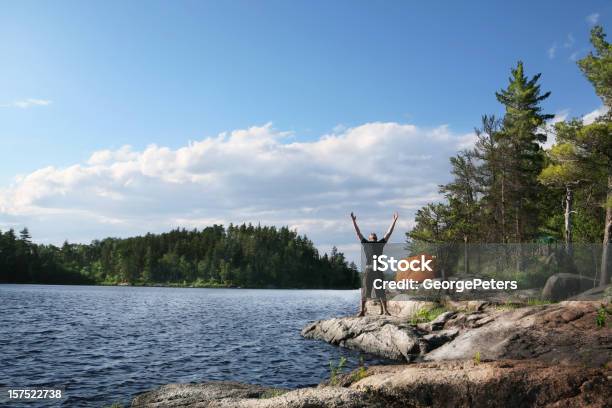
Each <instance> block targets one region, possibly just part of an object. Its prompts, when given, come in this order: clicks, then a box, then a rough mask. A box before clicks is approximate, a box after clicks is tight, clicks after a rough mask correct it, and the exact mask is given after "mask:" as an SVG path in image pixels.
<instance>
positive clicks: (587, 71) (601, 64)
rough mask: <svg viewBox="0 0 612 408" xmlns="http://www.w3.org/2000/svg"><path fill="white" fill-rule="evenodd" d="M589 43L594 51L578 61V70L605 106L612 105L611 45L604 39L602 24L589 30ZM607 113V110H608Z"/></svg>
mask: <svg viewBox="0 0 612 408" xmlns="http://www.w3.org/2000/svg"><path fill="white" fill-rule="evenodd" d="M591 44H592V45H593V48H594V49H595V52H591V53H589V55H587V56H586V57H584V58H583V59H581V60H580V61H578V66H579V67H580V70H581V71H582V72H583V73H584V75H585V76H586V77H587V79H588V80H589V81H590V82H591V83H592V84H593V87H594V88H595V93H597V95H598V96H599V97H600V98H601V99H602V100H603V102H604V105H605V106H608V107H610V106H612V45H611V44H610V43H608V42H607V41H606V34H605V33H604V31H603V27H602V26H599V25H597V26H595V27H593V29H592V30H591ZM608 114H609V112H608Z"/></svg>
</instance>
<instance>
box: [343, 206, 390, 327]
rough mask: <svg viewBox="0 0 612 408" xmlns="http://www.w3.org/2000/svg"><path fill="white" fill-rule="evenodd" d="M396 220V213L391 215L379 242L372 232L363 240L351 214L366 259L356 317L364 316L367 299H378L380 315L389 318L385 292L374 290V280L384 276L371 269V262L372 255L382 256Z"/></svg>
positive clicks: (355, 219)
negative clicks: (386, 228) (389, 222)
mask: <svg viewBox="0 0 612 408" xmlns="http://www.w3.org/2000/svg"><path fill="white" fill-rule="evenodd" d="M398 218H399V215H398V214H397V212H396V213H393V221H392V222H391V225H390V226H389V229H388V230H387V233H386V234H385V236H384V237H383V238H382V239H380V240H379V239H378V237H377V236H376V233H374V232H372V233H370V236H369V237H368V239H365V238H364V236H363V235H362V234H361V231H360V230H359V226H358V225H357V217H356V216H355V214H354V213H351V220H353V227H355V232H356V233H357V238H359V242H361V245H362V246H363V252H364V254H365V259H366V267H365V270H364V271H363V280H362V283H361V308H360V309H359V314H358V315H357V316H364V315H365V305H366V301H367V300H368V299H378V300H379V301H380V314H381V315H383V314H384V315H387V316H390V314H389V311H388V310H387V298H386V296H385V291H384V290H383V289H382V288H381V289H374V280H376V279H384V276H383V273H382V272H381V271H375V270H374V268H373V267H372V260H373V257H374V255H376V256H380V255H382V253H383V249H384V247H385V244H386V243H387V242H388V241H389V238H391V234H393V228H395V223H396V222H397V219H398ZM372 289H374V296H372Z"/></svg>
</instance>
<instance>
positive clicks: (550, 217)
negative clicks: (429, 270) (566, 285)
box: [406, 26, 612, 288]
mask: <svg viewBox="0 0 612 408" xmlns="http://www.w3.org/2000/svg"><path fill="white" fill-rule="evenodd" d="M591 43H592V45H593V48H594V52H592V53H590V54H589V55H588V56H586V57H585V58H583V59H582V60H580V61H579V62H578V65H579V67H580V69H581V70H582V72H583V73H584V74H585V76H586V77H587V79H588V80H589V81H590V82H591V83H592V84H593V86H594V88H595V92H596V93H597V95H599V96H600V97H601V98H602V100H603V101H604V105H605V107H606V108H607V113H605V114H603V115H602V116H601V117H599V118H598V119H597V120H596V121H595V122H594V123H591V124H584V123H583V121H582V119H580V120H570V121H566V122H565V121H564V122H559V123H557V124H555V126H554V127H551V126H550V125H547V123H546V122H547V121H548V120H549V119H551V118H552V115H550V114H546V113H544V112H543V109H542V103H543V102H544V101H545V100H546V99H547V98H548V97H549V96H550V93H549V92H543V91H542V90H541V87H540V84H539V82H540V74H536V75H534V76H532V77H529V76H527V75H526V73H525V69H524V65H523V63H522V62H519V63H518V64H517V65H516V66H515V67H514V68H513V69H512V70H511V75H510V78H509V82H508V85H507V87H506V88H504V89H502V90H500V91H498V92H496V97H497V100H498V101H499V102H500V103H501V104H502V105H503V106H504V115H503V117H501V118H496V117H495V116H487V115H485V116H483V117H482V123H481V126H480V128H478V129H476V136H477V140H476V143H475V147H474V149H472V150H468V151H463V152H460V153H459V154H458V155H456V156H455V157H452V158H451V159H450V163H451V175H452V181H451V182H450V183H447V184H445V185H442V186H440V192H441V193H442V194H443V195H444V200H443V201H442V202H437V203H428V204H427V205H425V206H424V207H423V208H421V209H419V210H418V211H417V213H416V217H415V226H414V228H413V229H412V230H411V231H409V232H408V233H407V234H406V240H407V243H408V249H409V250H410V251H412V252H413V253H419V252H426V253H430V254H432V255H436V256H437V267H438V270H439V271H440V272H441V275H442V276H443V277H447V276H449V275H450V274H452V273H455V272H456V271H458V270H462V271H465V272H466V274H468V275H469V274H470V266H471V265H470V262H472V260H473V257H471V256H470V245H469V244H474V243H502V244H509V243H516V244H520V245H519V246H518V248H516V249H517V251H516V253H515V254H512V257H514V258H515V259H516V262H515V265H512V266H511V268H508V265H493V266H494V270H493V271H491V275H492V276H493V275H494V276H497V277H501V276H503V275H504V274H506V275H508V277H509V278H512V279H516V280H518V281H519V286H520V287H521V288H532V287H540V286H542V285H543V283H544V281H545V280H546V278H547V277H548V276H550V273H549V271H550V268H549V267H546V265H544V266H543V265H542V264H541V263H539V262H532V263H531V264H525V263H524V262H523V260H524V259H526V258H525V256H524V254H523V252H522V251H523V243H529V242H544V241H543V239H546V243H547V244H550V243H553V242H555V241H557V240H562V241H566V242H568V243H593V242H602V239H603V238H604V231H605V225H608V224H609V223H610V222H611V221H612V211H610V209H612V137H611V135H612V121H611V118H612V110H610V109H609V108H610V107H611V106H612V45H611V44H610V43H608V42H607V41H606V40H605V34H604V32H603V28H602V27H600V26H597V27H594V28H593V30H592V32H591ZM548 132H553V133H554V134H555V136H556V141H555V144H554V145H553V146H552V148H550V149H549V150H548V151H547V152H544V150H543V149H542V144H543V143H544V142H545V141H546V139H547V134H546V133H548ZM559 203H563V205H562V206H560V205H559ZM440 243H444V244H445V245H444V246H441V245H432V244H440ZM459 245H461V246H462V249H461V250H458V246H459ZM565 249H566V251H567V253H568V255H572V251H573V250H572V248H571V247H570V246H569V244H568V245H567V246H566V248H565ZM605 254H606V252H605V251H602V254H601V259H602V261H601V263H600V264H601V265H604V266H595V265H594V262H593V260H594V258H595V256H596V255H595V254H592V255H591V257H592V258H593V259H589V260H586V259H583V260H582V261H583V262H588V263H589V265H590V269H591V270H592V271H593V270H596V269H599V270H600V271H601V270H607V269H604V268H605V262H606V261H605V259H606V258H605ZM477 255H478V261H477V262H478V271H479V272H483V270H485V269H486V268H487V267H490V266H491V265H481V262H480V254H477ZM505 258H508V257H505ZM458 265H460V268H458ZM504 268H507V270H504ZM608 268H609V267H608ZM568 272H570V273H572V271H571V270H570V271H568ZM601 281H602V282H604V283H605V281H607V279H606V276H605V272H604V273H602V274H601Z"/></svg>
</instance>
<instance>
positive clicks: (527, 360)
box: [132, 300, 612, 408]
mask: <svg viewBox="0 0 612 408" xmlns="http://www.w3.org/2000/svg"><path fill="white" fill-rule="evenodd" d="M369 306H370V307H369V309H371V310H373V311H375V310H378V308H377V307H376V306H375V305H369ZM372 306H374V307H372ZM389 306H390V310H391V312H392V313H393V314H394V316H393V317H388V316H376V315H367V316H365V317H344V318H336V319H329V320H320V321H316V322H313V323H311V324H309V325H308V326H306V327H305V328H304V329H303V330H302V335H303V336H304V337H306V338H311V339H316V340H323V341H326V342H328V343H331V344H334V345H338V346H341V347H348V348H352V349H356V350H360V351H363V352H367V353H372V354H376V355H379V356H382V357H385V358H390V359H395V360H398V364H397V365H390V366H372V367H368V368H367V369H362V370H357V371H354V372H351V373H346V374H342V375H340V376H338V378H335V379H334V380H333V381H328V382H326V383H322V384H321V385H319V386H318V387H310V388H302V389H297V390H284V389H275V388H268V387H261V386H256V385H248V384H239V383H233V382H210V383H204V384H170V385H165V386H162V387H160V388H158V389H156V390H153V391H149V392H146V393H143V394H141V395H139V396H137V397H136V398H134V400H133V401H132V407H147V408H152V407H287V408H289V407H430V406H436V407H437V406H443V407H494V406H513V407H609V406H611V403H610V397H609V396H610V395H612V330H611V329H610V327H609V323H608V324H607V325H603V326H602V325H598V324H597V323H596V322H597V316H598V313H601V310H602V307H603V308H604V309H603V310H604V311H605V313H609V306H608V305H605V306H602V303H601V302H599V301H598V302H595V301H566V302H561V303H556V304H544V305H512V304H493V303H488V302H478V301H470V302H457V303H452V302H450V303H448V304H446V305H445V306H444V308H440V306H435V305H433V304H431V303H430V302H419V301H411V300H408V301H396V302H390V305H389ZM606 308H608V309H606ZM423 311H425V312H427V313H429V315H428V314H427V313H424V312H423ZM434 311H435V314H432V313H433V312H434ZM430 317H431V319H430Z"/></svg>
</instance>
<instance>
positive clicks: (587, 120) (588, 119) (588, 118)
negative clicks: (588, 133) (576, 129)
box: [582, 105, 608, 125]
mask: <svg viewBox="0 0 612 408" xmlns="http://www.w3.org/2000/svg"><path fill="white" fill-rule="evenodd" d="M606 112H608V108H607V107H605V106H603V105H602V106H600V107H599V108H597V109H595V110H594V111H592V112H589V113H587V114H586V115H584V116H583V117H582V121H583V122H584V124H585V125H588V124H591V123H593V122H595V120H596V119H597V118H598V117H600V116H601V115H603V114H605V113H606Z"/></svg>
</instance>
